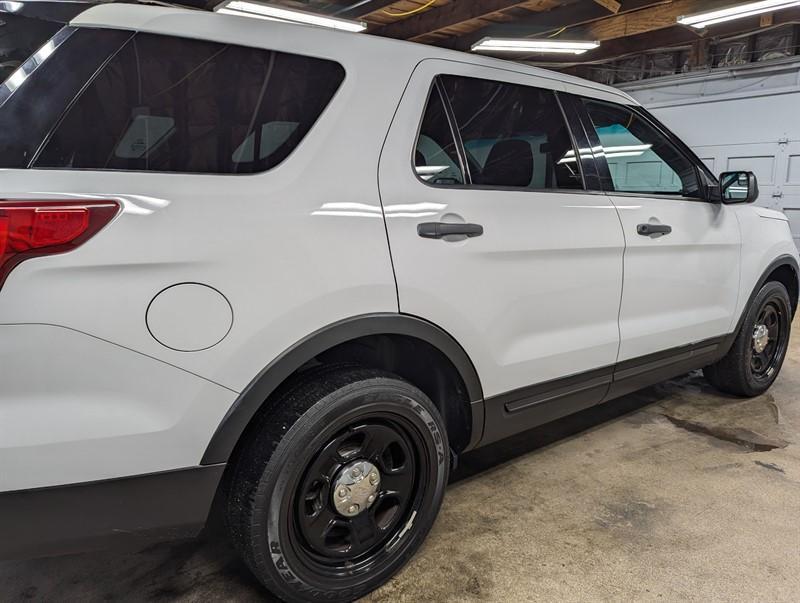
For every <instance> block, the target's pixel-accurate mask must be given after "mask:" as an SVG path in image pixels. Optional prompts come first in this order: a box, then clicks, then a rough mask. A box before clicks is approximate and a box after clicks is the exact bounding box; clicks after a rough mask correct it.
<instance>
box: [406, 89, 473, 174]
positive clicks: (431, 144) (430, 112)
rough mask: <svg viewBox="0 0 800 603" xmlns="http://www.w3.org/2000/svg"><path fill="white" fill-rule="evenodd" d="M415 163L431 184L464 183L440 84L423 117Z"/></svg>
mask: <svg viewBox="0 0 800 603" xmlns="http://www.w3.org/2000/svg"><path fill="white" fill-rule="evenodd" d="M414 166H415V169H416V171H417V175H418V176H419V177H420V178H421V179H422V180H425V181H426V182H430V183H431V184H438V185H448V184H464V174H463V172H462V170H461V160H460V159H459V157H458V150H457V147H456V141H455V138H453V131H452V130H451V129H450V122H449V120H448V119H447V113H446V112H445V109H444V103H443V102H442V97H441V95H440V94H439V90H438V88H437V87H436V86H433V87H432V88H431V93H430V96H429V97H428V106H427V108H426V109H425V116H424V117H423V118H422V125H421V126H420V130H419V137H418V138H417V148H416V150H415V152H414Z"/></svg>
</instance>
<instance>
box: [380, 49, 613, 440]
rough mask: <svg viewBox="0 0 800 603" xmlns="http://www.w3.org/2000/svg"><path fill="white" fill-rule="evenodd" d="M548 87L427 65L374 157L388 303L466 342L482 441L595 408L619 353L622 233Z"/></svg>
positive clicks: (488, 72) (521, 77) (504, 75)
mask: <svg viewBox="0 0 800 603" xmlns="http://www.w3.org/2000/svg"><path fill="white" fill-rule="evenodd" d="M559 89H560V83H559V82H558V81H556V80H550V79H546V78H537V77H531V76H529V75H525V74H518V73H515V72H513V71H506V70H496V69H489V68H484V67H478V66H474V65H469V64H466V63H458V62H451V61H442V60H427V61H424V62H423V63H421V64H420V65H419V67H418V68H417V69H416V71H415V72H414V74H413V76H412V78H411V81H410V82H409V85H408V87H407V89H406V92H405V94H404V96H403V99H402V101H401V103H400V106H399V108H398V110H397V113H396V115H395V119H394V121H393V124H392V127H391V129H390V132H389V135H388V138H387V141H386V144H385V147H384V152H383V155H382V157H381V163H380V168H379V182H380V188H381V198H382V201H383V207H384V213H385V216H386V224H387V229H388V234H389V241H390V244H391V250H392V258H393V261H394V266H395V270H396V275H397V284H398V291H399V299H400V310H401V311H402V312H404V313H408V314H414V315H417V316H421V317H423V318H426V319H428V320H430V321H432V322H434V323H436V324H438V325H439V326H440V327H442V328H444V329H445V330H447V331H448V332H449V333H450V334H451V335H453V336H454V337H455V339H456V340H458V341H459V342H460V343H461V344H462V345H463V346H464V347H465V348H466V351H467V353H468V354H469V355H470V357H471V358H472V360H473V362H474V363H475V365H476V368H477V370H478V373H479V375H480V378H481V381H482V384H483V387H484V394H485V397H486V398H487V402H486V404H487V408H486V410H487V417H486V431H485V435H484V440H483V441H484V443H485V442H488V441H492V440H495V439H498V438H500V437H502V436H504V435H506V434H508V433H512V432H515V431H521V430H523V429H525V428H526V427H529V426H531V425H535V424H537V423H541V422H543V421H546V420H549V419H553V418H556V417H557V416H561V415H563V414H567V413H569V412H571V411H574V410H576V409H577V408H580V407H583V406H587V405H591V404H594V403H596V402H598V401H599V400H600V399H601V398H602V397H603V395H604V394H605V392H606V390H607V388H608V383H609V381H610V375H611V370H612V369H611V367H612V365H613V364H614V362H615V360H616V357H617V348H618V344H619V334H618V326H617V314H618V312H619V301H620V292H621V284H622V252H623V246H624V243H623V236H622V232H621V229H620V224H619V220H618V218H617V214H616V210H615V209H614V206H613V204H611V203H610V202H609V200H608V199H607V198H606V197H605V196H604V195H602V194H595V193H591V192H587V191H586V190H585V187H584V181H583V175H582V172H581V166H580V165H579V164H578V161H576V145H575V141H574V140H573V139H572V138H571V137H570V132H569V130H568V128H567V124H566V120H565V115H564V113H563V111H562V108H561V106H560V104H559V102H558V99H557V91H558V90H559ZM437 229H438V231H437ZM447 233H454V234H449V235H448V234H447ZM532 386H533V387H532Z"/></svg>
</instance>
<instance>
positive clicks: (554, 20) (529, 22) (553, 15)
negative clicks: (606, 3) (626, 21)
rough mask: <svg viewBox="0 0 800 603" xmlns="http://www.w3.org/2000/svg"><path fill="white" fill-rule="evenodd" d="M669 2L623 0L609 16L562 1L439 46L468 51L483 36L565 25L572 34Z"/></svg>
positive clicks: (527, 32) (533, 32)
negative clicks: (573, 31) (595, 24)
mask: <svg viewBox="0 0 800 603" xmlns="http://www.w3.org/2000/svg"><path fill="white" fill-rule="evenodd" d="M670 2H671V0H624V1H623V2H622V7H621V8H620V12H619V13H618V14H617V15H609V12H608V9H607V8H605V7H603V6H600V5H599V4H597V3H596V2H587V1H586V0H583V1H579V2H573V3H568V4H564V5H563V6H560V7H558V8H554V9H552V10H549V11H546V12H542V13H531V14H530V15H528V16H526V17H524V18H517V19H515V20H514V21H513V22H512V23H508V24H502V25H497V24H495V25H490V26H488V27H484V28H482V29H480V30H478V31H475V32H473V33H471V34H469V35H466V36H461V37H458V38H453V39H451V40H446V41H443V42H441V43H440V45H442V46H446V47H448V48H454V49H456V50H469V48H470V47H471V46H472V45H473V44H474V43H475V42H477V41H478V40H480V39H481V38H484V37H486V36H506V37H528V36H532V35H541V34H548V33H555V32H557V31H559V30H561V29H563V28H564V27H567V28H568V29H567V31H568V32H569V33H564V34H563V35H562V36H561V37H573V35H572V31H571V30H570V29H569V28H573V27H576V26H578V25H583V24H587V23H592V22H594V21H597V20H601V19H606V18H609V17H614V16H619V15H624V14H627V13H628V12H631V11H636V10H640V9H643V8H646V7H651V6H657V5H661V4H668V3H670Z"/></svg>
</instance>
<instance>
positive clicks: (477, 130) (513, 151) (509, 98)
mask: <svg viewBox="0 0 800 603" xmlns="http://www.w3.org/2000/svg"><path fill="white" fill-rule="evenodd" d="M442 82H443V83H444V88H445V90H446V92H447V96H448V98H449V100H450V103H451V105H452V107H453V113H454V115H455V120H456V124H457V125H458V130H459V132H460V134H461V139H462V141H463V144H464V149H465V154H466V157H467V161H468V163H469V173H470V175H471V177H472V183H473V184H477V185H484V186H510V187H518V188H529V189H554V188H562V189H581V188H583V181H582V179H581V175H580V171H579V167H578V164H577V162H576V161H575V151H574V148H573V145H572V140H571V138H570V135H569V131H568V130H567V126H566V123H565V121H564V117H563V114H562V113H561V109H560V107H559V105H558V101H557V100H556V97H555V94H554V93H553V92H552V91H550V90H542V89H539V88H533V87H530V86H519V85H515V84H507V83H502V82H494V81H490V80H482V79H474V78H465V77H455V76H449V75H447V76H442Z"/></svg>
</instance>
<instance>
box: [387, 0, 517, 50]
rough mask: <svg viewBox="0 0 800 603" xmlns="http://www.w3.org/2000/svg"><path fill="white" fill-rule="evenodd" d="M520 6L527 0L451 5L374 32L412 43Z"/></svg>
mask: <svg viewBox="0 0 800 603" xmlns="http://www.w3.org/2000/svg"><path fill="white" fill-rule="evenodd" d="M520 4H529V2H528V1H527V0H481V1H480V2H463V1H462V2H451V3H450V4H445V5H444V6H441V7H438V8H436V9H435V10H430V11H427V12H424V13H421V14H419V15H416V16H413V17H409V18H408V19H403V20H401V21H396V22H395V23H390V24H389V25H385V26H383V27H381V28H380V29H377V30H375V32H374V33H376V34H378V35H380V36H386V37H389V38H398V39H401V40H414V39H417V38H419V37H421V36H423V35H425V34H429V33H432V32H436V31H440V30H442V29H446V28H448V27H452V26H454V25H459V24H460V23H463V22H465V21H470V20H472V19H479V18H481V17H486V16H487V15H491V14H492V13H496V12H499V11H502V10H506V9H508V8H513V7H514V6H519V5H520Z"/></svg>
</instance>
